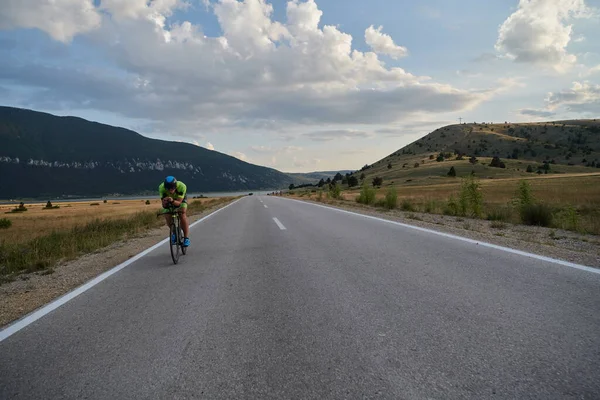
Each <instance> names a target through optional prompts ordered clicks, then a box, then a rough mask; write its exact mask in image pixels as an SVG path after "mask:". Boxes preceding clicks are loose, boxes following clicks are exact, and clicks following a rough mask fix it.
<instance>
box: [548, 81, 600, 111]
mask: <svg viewBox="0 0 600 400" xmlns="http://www.w3.org/2000/svg"><path fill="white" fill-rule="evenodd" d="M546 106H547V108H548V110H556V109H558V108H559V107H565V108H566V110H567V111H571V112H577V113H595V114H598V113H600V85H595V84H592V83H589V82H587V81H585V82H573V86H572V87H571V89H566V90H561V91H560V92H557V93H548V96H547V97H546Z"/></svg>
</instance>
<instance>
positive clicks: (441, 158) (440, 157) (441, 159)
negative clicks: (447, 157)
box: [435, 153, 444, 162]
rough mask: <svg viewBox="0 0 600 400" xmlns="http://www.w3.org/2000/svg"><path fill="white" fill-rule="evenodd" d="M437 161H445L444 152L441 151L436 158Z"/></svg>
mask: <svg viewBox="0 0 600 400" xmlns="http://www.w3.org/2000/svg"><path fill="white" fill-rule="evenodd" d="M435 161H437V162H442V161H444V154H443V153H440V155H439V156H437V158H436V159H435Z"/></svg>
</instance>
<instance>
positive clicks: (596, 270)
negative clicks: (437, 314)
mask: <svg viewBox="0 0 600 400" xmlns="http://www.w3.org/2000/svg"><path fill="white" fill-rule="evenodd" d="M282 198H283V197H282ZM283 199H285V200H289V201H296V202H298V203H303V204H308V205H311V206H315V207H322V208H326V209H329V210H334V211H339V212H341V213H346V214H352V215H357V216H359V217H363V218H367V219H373V220H376V221H381V222H386V223H388V224H392V225H399V226H403V227H405V228H410V229H415V230H418V231H421V232H427V233H433V234H435V235H439V236H444V237H447V238H451V239H455V240H461V241H463V242H468V243H474V244H477V245H480V246H484V247H490V248H492V249H497V250H502V251H506V252H508V253H513V254H518V255H521V256H525V257H530V258H535V259H537V260H541V261H547V262H551V263H555V264H559V265H562V266H565V267H570V268H575V269H579V270H582V271H587V272H591V273H594V274H600V269H599V268H593V267H588V266H586V265H581V264H575V263H572V262H569V261H564V260H559V259H557V258H551V257H546V256H540V255H538V254H533V253H528V252H525V251H521V250H516V249H511V248H510V247H504V246H499V245H496V244H492V243H487V242H482V241H479V240H473V239H469V238H465V237H462V236H456V235H452V234H450V233H444V232H438V231H434V230H432V229H427V228H421V227H419V226H414V225H409V224H403V223H402V222H396V221H390V220H387V219H384V218H378V217H373V216H371V215H364V214H359V213H355V212H352V211H347V210H341V209H339V208H334V207H328V206H324V205H321V204H314V203H309V202H307V201H301V200H295V199H286V198H283Z"/></svg>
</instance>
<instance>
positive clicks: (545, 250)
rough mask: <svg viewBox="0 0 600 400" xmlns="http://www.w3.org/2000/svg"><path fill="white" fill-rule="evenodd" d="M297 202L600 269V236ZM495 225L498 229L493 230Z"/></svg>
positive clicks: (348, 205)
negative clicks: (351, 212)
mask: <svg viewBox="0 0 600 400" xmlns="http://www.w3.org/2000/svg"><path fill="white" fill-rule="evenodd" d="M295 199H296V200H301V201H306V202H311V203H316V204H324V205H327V206H332V207H336V208H341V209H345V210H348V211H353V212H357V213H360V214H365V215H370V216H374V217H378V218H383V219H388V220H391V221H396V222H401V223H405V224H408V225H414V226H418V227H422V228H427V229H431V230H435V231H439V232H445V233H449V234H452V235H456V236H462V237H466V238H469V239H473V240H478V241H481V242H487V243H492V244H495V245H498V246H504V247H509V248H512V249H516V250H521V251H525V252H528V253H533V254H537V255H541V256H546V257H552V258H556V259H560V260H564V261H569V262H572V263H576V264H581V265H585V266H588V267H595V268H600V236H596V235H587V234H580V233H577V232H571V231H566V230H561V229H553V228H544V227H541V226H527V225H515V224H510V223H506V222H503V223H502V224H500V226H499V227H498V223H495V224H494V223H493V222H492V221H487V220H481V219H471V218H464V217H452V216H446V215H439V214H427V213H420V212H407V211H400V210H392V211H386V210H383V209H374V208H372V207H366V206H363V205H359V204H356V205H355V204H351V203H350V202H343V201H325V202H318V201H314V200H307V199H303V198H295ZM492 224H494V226H497V227H496V228H494V227H492Z"/></svg>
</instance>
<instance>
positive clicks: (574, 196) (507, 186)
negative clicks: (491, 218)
mask: <svg viewBox="0 0 600 400" xmlns="http://www.w3.org/2000/svg"><path fill="white" fill-rule="evenodd" d="M521 179H526V180H527V182H528V183H529V184H530V186H531V189H532V193H533V195H534V197H535V198H536V199H537V201H539V202H541V203H544V204H545V205H547V206H548V207H550V208H551V209H552V210H554V211H555V212H556V213H557V215H560V212H561V211H562V210H564V209H566V208H568V207H573V208H574V209H575V210H577V214H578V218H579V224H578V226H577V228H576V230H578V231H581V232H587V233H593V234H600V174H598V173H593V174H560V175H541V176H538V175H533V176H532V175H531V174H530V175H529V176H527V177H526V178H516V177H513V178H506V179H481V180H480V183H481V192H482V194H483V213H484V215H487V214H488V213H492V212H494V211H496V210H499V209H502V210H505V212H507V213H508V217H507V221H506V222H513V223H519V222H520V219H519V216H518V213H517V212H516V210H514V209H510V203H511V202H512V200H513V199H514V198H515V197H516V191H517V187H518V184H519V181H520V180H521ZM445 181H446V182H445V183H436V182H431V183H429V184H427V181H422V182H424V183H421V184H419V185H415V184H414V182H411V183H409V184H406V183H404V184H402V183H399V182H397V183H395V184H394V185H393V186H394V187H396V189H397V192H398V203H399V204H402V203H405V202H406V203H410V204H412V205H413V206H414V208H415V210H417V211H423V212H430V213H438V214H441V213H443V212H444V207H445V205H446V204H447V202H448V199H449V198H450V196H454V198H458V194H459V192H460V185H461V179H460V178H447V179H445ZM388 187H389V186H384V187H382V188H381V189H378V190H377V194H376V199H375V203H377V202H378V201H381V200H383V199H385V195H386V192H387V190H388ZM359 193H360V190H359V189H353V190H346V191H343V192H342V194H341V197H340V198H341V199H343V200H345V201H349V202H354V201H355V199H356V197H357V196H358V195H359ZM311 198H313V199H315V200H316V196H314V195H313V196H311ZM484 218H485V216H484ZM555 225H557V227H560V228H564V229H574V228H572V227H568V228H567V227H566V226H563V225H564V224H563V223H561V221H559V220H556V221H555Z"/></svg>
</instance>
